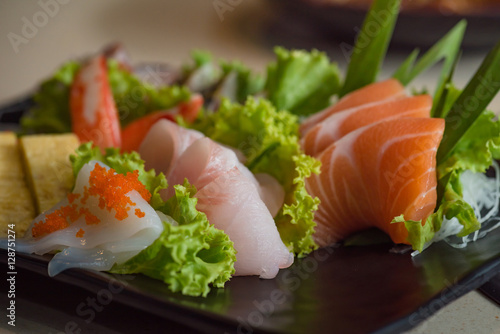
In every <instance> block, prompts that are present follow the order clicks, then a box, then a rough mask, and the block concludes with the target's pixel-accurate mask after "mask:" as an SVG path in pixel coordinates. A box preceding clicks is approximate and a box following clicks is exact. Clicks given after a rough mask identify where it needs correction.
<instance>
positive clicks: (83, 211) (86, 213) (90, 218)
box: [78, 208, 101, 225]
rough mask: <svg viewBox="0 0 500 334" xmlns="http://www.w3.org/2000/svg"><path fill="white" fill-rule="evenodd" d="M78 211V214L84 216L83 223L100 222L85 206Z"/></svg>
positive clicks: (93, 223) (92, 223)
mask: <svg viewBox="0 0 500 334" xmlns="http://www.w3.org/2000/svg"><path fill="white" fill-rule="evenodd" d="M78 213H79V215H80V216H85V224H87V225H95V224H99V223H100V222H101V220H100V219H99V218H98V217H97V216H96V215H94V214H93V213H92V212H90V210H89V209H87V208H80V211H79V212H78Z"/></svg>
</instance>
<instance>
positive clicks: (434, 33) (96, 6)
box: [0, 0, 500, 333]
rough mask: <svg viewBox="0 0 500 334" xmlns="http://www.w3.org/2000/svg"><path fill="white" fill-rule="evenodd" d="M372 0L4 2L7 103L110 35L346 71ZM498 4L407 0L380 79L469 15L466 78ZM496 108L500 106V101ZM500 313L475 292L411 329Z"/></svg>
mask: <svg viewBox="0 0 500 334" xmlns="http://www.w3.org/2000/svg"><path fill="white" fill-rule="evenodd" d="M369 2H370V1H368V0H354V1H348V0H314V1H312V0H309V1H306V0H183V1H160V0H143V1H132V0H129V1H118V0H108V1H99V0H87V1H78V2H77V1H75V0H39V1H15V0H0V36H1V38H0V78H1V79H2V80H0V104H5V103H8V102H12V101H14V100H16V99H18V98H22V97H24V96H26V95H27V94H30V92H32V91H33V90H34V89H36V86H37V83H39V82H40V81H41V80H43V79H44V78H46V77H48V76H50V75H51V73H53V71H54V70H55V69H57V68H58V67H59V66H60V65H61V64H62V63H63V62H65V61H67V60H69V59H75V58H80V57H82V56H85V55H88V54H92V53H95V52H98V51H99V50H101V49H102V48H103V47H104V46H106V45H107V44H109V43H111V42H122V43H123V45H124V46H125V48H126V49H127V51H128V54H129V56H130V57H131V59H132V62H133V63H134V64H137V63H141V62H161V63H169V64H172V65H174V66H181V65H182V64H183V63H186V62H187V61H189V56H190V53H191V51H192V50H194V49H203V50H207V51H210V52H212V53H213V54H214V56H215V58H222V59H226V60H235V59H237V60H240V61H241V62H243V63H244V64H246V65H247V66H249V67H250V68H252V69H254V70H256V71H258V72H260V73H264V72H265V66H266V64H267V63H268V62H269V61H271V60H273V59H274V54H273V46H275V45H281V46H284V47H287V48H305V49H311V48H317V49H319V50H322V51H325V52H327V53H328V55H329V56H330V58H331V59H332V60H333V61H336V62H338V63H339V65H340V67H341V68H342V69H344V68H345V67H346V64H347V61H348V59H349V50H350V48H351V47H352V45H353V42H354V37H355V35H356V33H357V32H358V31H359V29H360V27H361V22H362V20H363V17H364V14H365V8H366V7H367V6H368V3H369ZM437 2H439V3H438V4H437V5H436V3H437ZM498 2H499V1H498V0H419V1H417V0H413V1H409V0H408V1H405V3H404V7H403V9H404V10H403V12H402V14H401V16H400V19H399V21H398V25H397V28H396V33H395V36H394V42H393V44H392V45H391V47H390V52H389V55H388V57H387V61H386V63H385V64H384V69H383V71H382V73H381V78H383V77H388V76H389V75H390V74H392V72H393V71H394V69H395V68H396V67H397V66H398V65H399V64H400V63H401V62H402V60H403V59H405V58H406V56H407V55H408V54H409V52H410V51H411V50H412V49H413V48H414V47H420V48H422V49H425V48H427V47H429V46H430V45H432V44H433V43H435V42H436V41H437V40H438V39H439V37H441V36H442V35H443V34H444V33H445V32H446V31H448V30H449V29H450V28H451V27H452V26H453V25H454V24H456V23H457V22H458V21H459V20H460V19H461V18H463V17H465V18H467V19H468V21H469V29H468V32H467V35H466V37H465V41H464V48H465V50H464V53H463V55H462V58H461V61H460V63H459V65H458V68H457V70H456V72H455V81H456V83H457V84H458V86H463V85H465V83H466V82H467V80H468V79H469V78H470V77H471V75H472V74H473V73H474V72H475V70H476V69H477V67H478V66H479V64H480V62H481V61H482V59H483V58H484V56H485V55H486V53H487V51H488V50H489V49H490V48H491V47H492V46H493V45H494V43H495V42H496V41H497V40H498V38H499V37H500V15H499V9H498V6H499V5H498ZM471 4H472V5H471ZM437 76H438V72H437V71H429V72H427V73H426V74H424V75H422V76H420V77H419V78H418V79H417V80H416V81H415V82H414V83H413V86H415V87H418V88H422V87H423V86H426V87H428V88H429V89H433V88H434V82H435V79H436V78H437ZM493 109H494V110H496V111H500V104H499V103H498V99H497V100H496V102H494V106H493ZM498 313H499V309H498V307H497V306H496V305H494V304H493V303H491V302H489V301H488V300H487V299H485V298H484V297H482V296H481V295H480V294H478V293H477V292H472V293H469V294H467V295H466V296H464V297H462V298H461V299H459V300H458V301H456V302H454V303H452V304H451V305H449V306H447V307H446V308H445V309H444V310H442V311H440V312H438V314H437V316H434V317H433V318H431V319H430V320H428V321H426V322H425V323H424V324H423V325H421V326H420V327H417V328H416V329H415V330H414V331H412V333H424V332H427V333H432V332H452V331H453V332H455V333H469V332H478V328H477V326H476V325H477V324H481V328H482V329H484V330H485V331H484V332H488V333H493V332H494V331H495V330H494V329H495V328H496V330H498V328H500V320H499V319H498V316H497V315H498ZM474 323H475V324H476V325H474ZM456 324H459V325H458V327H453V326H456ZM460 324H461V325H460ZM479 332H481V333H482V332H483V331H479Z"/></svg>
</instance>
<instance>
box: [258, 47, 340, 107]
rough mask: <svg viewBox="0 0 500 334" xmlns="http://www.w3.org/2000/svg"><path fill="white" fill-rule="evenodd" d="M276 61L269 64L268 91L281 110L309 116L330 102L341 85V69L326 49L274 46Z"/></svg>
mask: <svg viewBox="0 0 500 334" xmlns="http://www.w3.org/2000/svg"><path fill="white" fill-rule="evenodd" d="M274 52H275V53H276V56H277V60H276V62H275V63H272V64H270V65H269V66H268V69H267V80H266V86H265V90H266V92H267V98H268V99H269V100H270V101H271V102H272V103H273V104H274V106H275V107H276V108H277V109H278V110H288V111H290V112H291V113H293V114H296V115H304V116H306V115H309V114H312V113H315V112H317V111H319V110H321V109H323V108H325V107H327V106H328V105H329V104H330V98H331V97H332V96H333V95H335V94H337V93H338V91H339V88H340V84H339V69H338V67H337V65H336V64H332V63H330V60H329V59H328V57H327V56H326V54H324V53H323V52H319V51H318V50H313V51H311V52H306V51H302V50H291V51H288V50H285V49H283V48H281V47H276V48H275V49H274Z"/></svg>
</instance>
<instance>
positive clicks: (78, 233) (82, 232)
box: [75, 229, 85, 238]
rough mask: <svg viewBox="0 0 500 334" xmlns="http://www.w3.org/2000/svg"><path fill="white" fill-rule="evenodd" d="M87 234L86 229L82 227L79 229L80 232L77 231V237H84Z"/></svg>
mask: <svg viewBox="0 0 500 334" xmlns="http://www.w3.org/2000/svg"><path fill="white" fill-rule="evenodd" d="M84 234H85V231H84V230H82V229H79V230H78V232H76V235H75V237H77V238H83V235H84Z"/></svg>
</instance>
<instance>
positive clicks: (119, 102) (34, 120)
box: [21, 60, 190, 133]
mask: <svg viewBox="0 0 500 334" xmlns="http://www.w3.org/2000/svg"><path fill="white" fill-rule="evenodd" d="M80 67H81V64H80V63H78V62H68V63H66V64H65V65H63V66H62V67H61V68H60V69H59V70H58V71H56V73H55V74H54V76H53V77H52V78H50V79H48V80H46V81H44V82H43V83H42V84H41V86H40V89H39V90H38V91H37V92H36V93H35V95H34V100H35V103H36V105H35V107H33V108H32V109H31V110H30V111H29V112H28V114H27V115H26V116H24V117H23V118H22V119H21V128H22V132H23V133H64V132H71V112H70V106H69V96H70V90H71V85H72V83H73V80H74V78H75V75H76V73H77V72H78V70H79V69H80ZM108 78H109V83H110V85H111V90H112V92H113V98H114V100H115V103H116V107H117V109H118V113H119V117H120V122H121V125H122V126H125V125H127V124H128V123H130V122H132V121H133V120H135V119H137V118H140V117H142V116H144V115H146V114H148V113H150V112H153V111H158V110H165V109H169V108H172V107H174V106H176V105H178V104H179V103H180V102H183V101H188V100H189V98H190V92H189V90H188V89H187V88H185V87H181V86H164V87H160V88H156V87H153V86H151V85H149V84H146V83H143V82H142V81H140V80H139V79H138V78H137V77H136V76H135V75H133V74H132V73H129V72H128V71H126V70H124V69H123V68H121V67H120V65H119V64H118V62H116V61H115V60H109V61H108Z"/></svg>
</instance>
